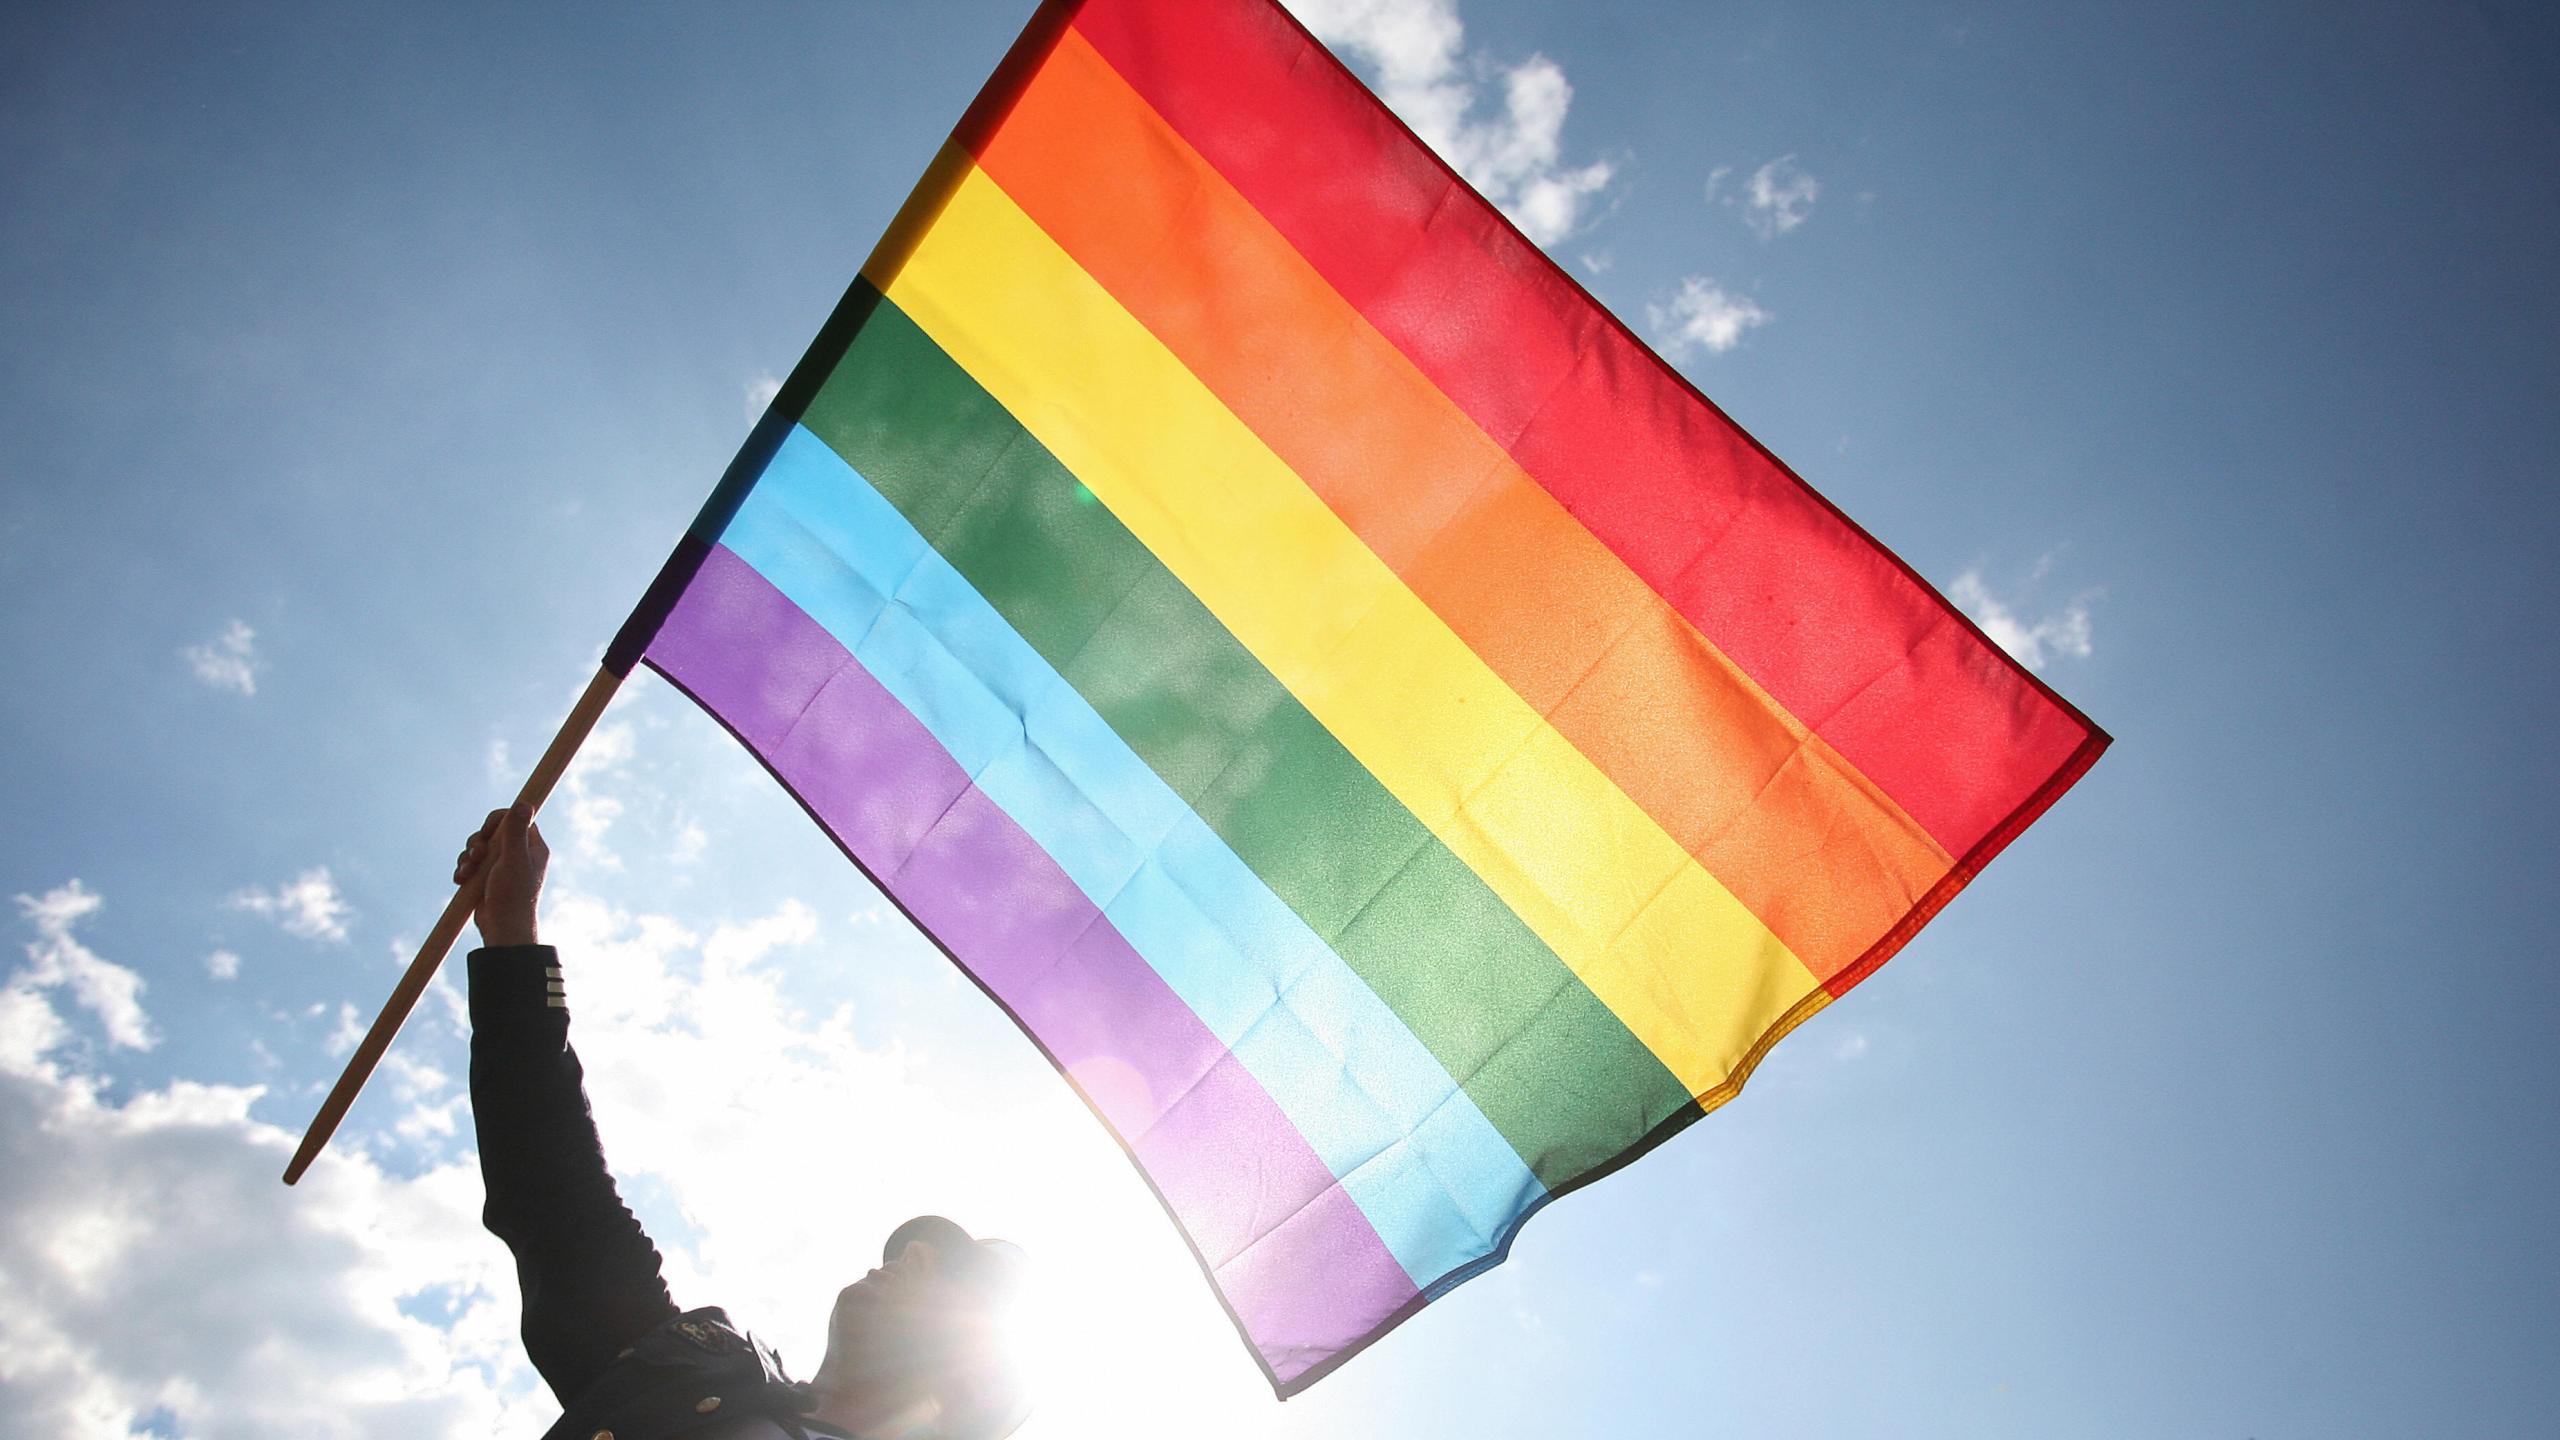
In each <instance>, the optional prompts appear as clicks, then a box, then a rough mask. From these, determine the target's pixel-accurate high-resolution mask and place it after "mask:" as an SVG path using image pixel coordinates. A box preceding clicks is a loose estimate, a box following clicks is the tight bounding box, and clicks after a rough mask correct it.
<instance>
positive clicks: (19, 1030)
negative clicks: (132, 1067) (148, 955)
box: [0, 880, 158, 1068]
mask: <svg viewBox="0 0 2560 1440" xmlns="http://www.w3.org/2000/svg"><path fill="white" fill-rule="evenodd" d="M101 903H103V902H101V901H100V900H99V898H98V896H97V894H96V893H95V892H93V891H91V890H90V889H89V888H88V887H87V886H85V885H83V884H81V883H80V882H79V881H78V880H73V881H70V882H69V883H67V884H65V885H62V886H60V887H59V888H57V889H53V890H48V891H46V892H45V893H44V894H42V895H40V896H35V895H21V896H19V897H18V913H19V914H20V915H22V916H24V917H25V918H26V920H27V922H28V923H29V924H31V925H33V926H35V930H36V938H35V940H34V941H33V942H31V943H30V944H29V945H28V946H27V962H28V963H27V965H26V966H25V967H24V968H23V969H21V970H19V971H18V973H16V974H15V975H12V976H10V977H9V982H8V985H7V987H6V992H7V994H8V995H9V996H10V997H12V998H11V999H9V1000H8V1001H7V1002H6V1010H5V1012H0V1063H14V1064H15V1065H16V1066H18V1067H21V1068H23V1067H27V1066H33V1065H35V1064H36V1063H37V1062H38V1061H39V1060H40V1059H41V1057H42V1056H43V1055H44V1053H45V1052H46V1051H48V1050H50V1049H51V1048H52V1047H53V1046H54V1045H56V1044H58V1043H60V1041H61V1039H62V1035H63V1033H64V1032H63V1031H62V1028H61V1026H60V1024H59V1022H58V1021H53V1020H49V1019H48V1018H47V1017H48V1016H50V1015H51V1007H50V1006H49V1005H47V1004H46V1003H45V1002H44V1000H43V997H42V995H41V994H40V992H42V991H45V990H52V989H68V990H69V991H70V992H71V997H72V998H73V999H74V1000H77V1001H78V1002H80V1004H81V1006H82V1007H83V1008H85V1009H87V1010H88V1011H90V1012H91V1013H92V1014H94V1015H96V1016H97V1017H98V1023H99V1025H100V1026H102V1027H104V1028H105V1030H106V1032H107V1043H108V1044H110V1045H114V1046H118V1047H120V1048H123V1049H128V1050H148V1049H150V1048H151V1047H152V1045H153V1044H154V1043H156V1041H157V1039H158V1037H157V1036H156V1035H154V1034H153V1033H152V1029H151V1021H150V1017H148V1016H146V1015H144V1014H143V1012H142V991H143V988H144V987H143V982H142V977H141V976H139V975H136V974H135V973H133V972H132V971H131V970H128V969H126V968H125V967H123V966H121V965H118V964H116V963H115V962H113V961H111V960H105V959H101V958H100V957H99V956H98V954H97V952H96V951H93V950H91V949H90V948H89V947H88V946H86V945H84V944H82V943H80V939H79V937H78V936H76V935H74V934H72V933H71V932H72V930H73V929H74V927H76V926H78V925H79V923H80V922H81V921H83V920H85V919H87V918H89V917H90V916H92V915H95V914H96V913H98V907H99V905H100V904H101ZM30 1002H32V1004H31V1003H30ZM37 1007H42V1012H43V1013H41V1014H39V1013H38V1008H37Z"/></svg>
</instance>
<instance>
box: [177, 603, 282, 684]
mask: <svg viewBox="0 0 2560 1440" xmlns="http://www.w3.org/2000/svg"><path fill="white" fill-rule="evenodd" d="M178 654H179V655H180V656H181V657H183V658H184V659H185V660H186V662H187V668H188V669H190V670H192V671H194V672H195V677H196V678H197V679H198V680H201V681H203V682H204V683H206V684H207V685H210V686H212V687H213V688H214V689H216V690H229V691H233V692H235V693H237V694H241V695H255V694H257V693H258V672H259V671H260V670H262V669H264V668H265V666H264V665H263V664H262V663H261V662H260V661H259V659H258V632H257V631H255V630H252V629H250V628H249V624H248V622H247V621H245V620H234V621H232V622H231V623H230V624H228V625H225V626H223V627H222V633H221V634H219V635H216V636H215V637H213V638H212V639H211V640H208V641H206V642H205V643H204V644H202V645H190V646H188V647H187V648H185V649H184V650H181V651H179V652H178Z"/></svg>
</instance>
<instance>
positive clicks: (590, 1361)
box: [471, 945, 843, 1440]
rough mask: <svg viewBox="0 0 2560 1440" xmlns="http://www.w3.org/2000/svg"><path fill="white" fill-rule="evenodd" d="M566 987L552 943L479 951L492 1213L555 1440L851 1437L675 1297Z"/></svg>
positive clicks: (474, 1105) (719, 1320) (778, 1369)
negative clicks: (547, 1396)
mask: <svg viewBox="0 0 2560 1440" xmlns="http://www.w3.org/2000/svg"><path fill="white" fill-rule="evenodd" d="M565 989H566V986H565V985H564V984H563V982H562V980H561V975H560V961H559V957H558V956H557V955H556V954H555V953H554V952H553V951H552V949H551V947H550V946H548V945H523V946H507V947H502V948H492V949H481V950H475V951H473V952H471V1113H472V1120H473V1123H474V1124H475V1125H476V1126H477V1127H478V1130H479V1136H480V1173H481V1177H482V1179H483V1181H484V1183H485V1184H486V1185H487V1187H488V1196H489V1200H488V1205H487V1207H486V1209H485V1210H483V1212H482V1216H481V1218H482V1220H483V1222H484V1223H485V1224H487V1226H488V1227H489V1230H490V1232H491V1233H493V1234H495V1235H496V1236H497V1237H498V1238H499V1239H501V1240H504V1241H505V1242H506V1243H507V1248H508V1249H509V1250H510V1251H512V1252H514V1254H515V1259H516V1278H517V1280H518V1282H519V1284H520V1285H521V1287H522V1289H523V1291H524V1331H523V1333H524V1347H525V1353H526V1354H527V1355H528V1356H530V1357H531V1358H532V1360H533V1365H534V1368H535V1369H536V1370H538V1371H540V1372H541V1373H542V1378H543V1379H544V1380H546V1381H548V1382H549V1383H550V1385H551V1390H552V1393H553V1394H555V1395H557V1396H559V1397H560V1402H561V1404H562V1405H563V1406H564V1407H565V1410H564V1413H563V1414H562V1415H561V1417H560V1421H559V1423H558V1424H556V1425H554V1426H552V1427H551V1429H550V1430H549V1431H548V1432H546V1433H545V1436H544V1440H594V1437H598V1436H610V1437H611V1440H662V1437H669V1436H693V1437H696V1440H715V1437H716V1440H762V1437H776V1440H778V1437H786V1436H787V1437H791V1440H800V1437H803V1436H840V1435H841V1434H842V1433H843V1432H841V1431H838V1430H834V1429H832V1428H829V1427H827V1426H823V1425H819V1424H817V1423H815V1422H813V1421H811V1420H809V1419H808V1418H807V1417H806V1415H805V1414H804V1413H803V1411H804V1409H805V1407H806V1405H807V1403H808V1401H807V1392H806V1391H805V1389H803V1387H801V1386H799V1385H795V1384H793V1383H792V1381H791V1379H790V1377H789V1376H787V1375H785V1374H784V1373H783V1370H782V1364H781V1362H780V1360H779V1359H777V1358H776V1357H775V1355H774V1353H773V1351H772V1350H771V1349H770V1348H769V1347H767V1346H765V1345H764V1344H762V1343H761V1342H759V1341H757V1340H756V1339H755V1338H754V1337H753V1336H751V1335H748V1334H746V1333H745V1332H744V1331H741V1330H739V1329H738V1328H736V1327H735V1326H733V1325H731V1324H730V1323H729V1317H728V1316H727V1315H725V1314H723V1313H722V1312H721V1311H719V1310H717V1309H702V1310H691V1311H685V1312H682V1313H679V1312H678V1311H677V1310H676V1306H675V1302H674V1301H673V1300H672V1299H670V1298H669V1297H668V1294H667V1287H666V1282H665V1280H664V1279H663V1278H661V1276H660V1274H659V1258H658V1251H657V1248H656V1247H655V1246H654V1245H652V1244H651V1243H650V1241H649V1236H648V1232H647V1231H645V1230H643V1229H642V1228H641V1227H640V1221H639V1218H638V1217H637V1216H634V1215H633V1214H632V1213H631V1210H630V1208H629V1207H628V1206H626V1205H624V1204H623V1203H622V1196H621V1194H620V1192H618V1191H617V1190H615V1188H614V1184H613V1175H612V1173H611V1172H610V1171H608V1170H607V1169H606V1168H605V1161H604V1147H603V1146H602V1144H600V1143H599V1142H598V1140H597V1139H596V1127H595V1120H594V1117H593V1115H592V1114H591V1113H590V1112H589V1110H588V1108H587V1094H586V1085H585V1071H584V1070H583V1069H582V1068H581V1067H580V1066H579V1064H578V1052H577V1051H576V1050H574V1049H572V1048H571V1047H570V1044H569V1009H568V998H567V996H566V994H565V993H564V992H565Z"/></svg>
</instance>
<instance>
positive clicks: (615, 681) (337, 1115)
mask: <svg viewBox="0 0 2560 1440" xmlns="http://www.w3.org/2000/svg"><path fill="white" fill-rule="evenodd" d="M621 685H622V676H620V675H618V674H616V673H615V672H614V671H613V670H612V669H611V668H609V667H608V668H603V669H599V670H597V671H596V678H594V679H593V680H590V681H588V682H587V689H586V693H585V694H583V695H580V696H579V697H578V703H577V705H576V706H575V707H574V708H572V709H571V710H570V711H569V718H568V719H566V720H564V721H562V722H561V723H560V733H559V734H557V735H554V736H552V737H551V745H550V747H549V748H548V749H546V750H544V751H543V752H542V759H541V760H540V761H539V762H537V763H536V764H535V765H534V767H533V774H532V775H530V776H528V777H527V778H526V780H525V782H524V788H523V789H522V790H519V791H517V792H516V803H517V804H518V805H521V806H524V807H525V808H526V809H527V810H530V811H539V810H540V809H541V808H542V802H543V801H545V800H547V799H549V798H550V797H551V788H552V787H553V786H555V785H557V784H559V783H560V776H561V775H562V774H563V773H564V772H566V771H567V770H568V768H569V761H570V760H571V759H572V758H573V757H575V756H576V755H577V753H578V746H579V745H581V744H583V743H584V742H585V740H586V738H587V733H588V732H589V731H591V730H593V729H595V728H596V721H597V719H598V718H600V717H601V716H602V715H603V714H604V707H605V706H606V705H607V704H609V703H611V701H612V700H613V692H614V691H615V690H616V689H619V688H620V687H621ZM477 899H478V897H477V896H476V895H474V894H473V893H472V892H470V891H468V890H465V889H463V888H461V887H459V886H457V887H455V889H454V892H453V898H452V899H450V900H448V901H446V902H445V905H444V913H443V914H442V915H439V916H437V917H436V923H435V926H434V928H433V929H430V930H429V931H428V932H427V938H426V940H425V941H424V942H423V943H422V944H420V945H419V946H418V955H417V958H416V959H414V960H411V961H410V962H409V968H408V970H407V972H406V973H404V974H402V975H401V977H400V983H399V984H398V985H396V986H394V987H392V991H391V998H390V999H389V1000H386V1001H384V1002H383V1005H382V1013H381V1014H379V1015H376V1016H375V1017H373V1028H372V1029H370V1030H367V1031H366V1032H365V1035H364V1040H363V1043H361V1044H359V1045H357V1046H356V1053H355V1054H353V1055H351V1056H348V1057H347V1068H346V1071H345V1073H343V1074H341V1075H340V1076H339V1077H338V1083H337V1085H336V1086H335V1087H333V1088H332V1089H331V1090H330V1091H329V1098H328V1099H326V1100H324V1101H322V1102H321V1103H320V1113H319V1114H317V1115H315V1116H313V1117H312V1119H311V1128H309V1129H308V1130H305V1131H304V1132H303V1133H302V1144H301V1146H300V1147H299V1148H297V1149H296V1150H295V1151H294V1152H293V1163H292V1164H290V1165H287V1166H285V1167H284V1183H286V1184H287V1185H290V1184H292V1183H293V1182H295V1181H297V1180H299V1179H301V1178H302V1172H303V1171H305V1170H308V1169H310V1168H311V1162H312V1160H313V1159H315V1158H316V1157H317V1156H318V1155H319V1154H320V1149H321V1147H322V1146H324V1145H327V1144H328V1143H329V1137H330V1135H332V1134H334V1133H335V1132H336V1131H337V1128H338V1122H339V1121H341V1120H343V1119H345V1118H346V1116H347V1107H348V1106H350V1105H352V1104H354V1103H355V1098H356V1092H357V1091H359V1090H362V1089H363V1088H364V1082H365V1080H366V1079H367V1078H368V1077H370V1076H371V1075H372V1074H373V1067H374V1066H376V1065H378V1064H380V1063H381V1062H382V1056H383V1052H385V1051H387V1050H389V1049H390V1048H391V1037H392V1036H394V1035H397V1034H399V1033H400V1024H401V1022H402V1021H404V1020H406V1019H408V1018H409V1012H410V1010H412V1009H413V1008H415V1007H416V1005H417V1003H418V997H419V996H421V995H424V994H425V993H426V992H427V982H428V981H430V980H433V979H434V978H435V974H436V967H437V966H438V965H440V964H442V963H444V957H445V952H446V951H448V950H451V949H452V948H453V942H454V941H455V940H457V939H460V938H461V936H462V927H463V926H464V925H465V924H466V923H468V922H469V921H470V919H471V911H472V907H473V905H474V903H475V902H476V901H477Z"/></svg>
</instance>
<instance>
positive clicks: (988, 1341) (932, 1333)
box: [809, 1215, 1030, 1440]
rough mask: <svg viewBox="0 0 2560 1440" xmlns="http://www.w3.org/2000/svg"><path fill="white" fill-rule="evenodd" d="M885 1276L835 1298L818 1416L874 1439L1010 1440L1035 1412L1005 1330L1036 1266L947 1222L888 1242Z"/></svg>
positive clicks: (926, 1222)
mask: <svg viewBox="0 0 2560 1440" xmlns="http://www.w3.org/2000/svg"><path fill="white" fill-rule="evenodd" d="M880 1262H881V1263H880V1268H879V1269H877V1270H874V1271H871V1272H870V1273H868V1274H866V1275H864V1276H863V1277H862V1278H861V1279H859V1280H856V1281H854V1282H853V1283H852V1284H851V1285H848V1286H846V1287H845V1288H844V1289H843V1290H842V1291H840V1292H838V1293H837V1295H836V1303H835V1310H834V1312H833V1313H832V1314H831V1315H830V1316H829V1317H828V1320H827V1354H826V1358H825V1359H824V1360H822V1361H820V1362H819V1364H818V1372H817V1374H816V1375H815V1376H814V1377H813V1378H812V1379H811V1380H810V1382H809V1389H810V1392H811V1394H812V1396H813V1397H814V1399H815V1400H816V1402H817V1409H816V1413H817V1415H818V1417H819V1418H821V1419H825V1420H828V1421H831V1422H832V1423H835V1424H837V1425H840V1426H842V1427H843V1428H845V1429H848V1430H852V1431H854V1432H855V1433H857V1434H860V1435H865V1436H898V1437H904V1440H999V1437H1001V1436H1004V1435H1008V1434H1010V1433H1012V1431H1013V1429H1014V1427H1015V1426H1017V1425H1020V1424H1021V1423H1022V1420H1023V1418H1024V1416H1025V1415H1027V1414H1028V1413H1029V1410H1030V1395H1029V1391H1028V1387H1027V1386H1026V1385H1025V1384H1024V1381H1023V1377H1022V1373H1021V1368H1020V1363H1019V1361H1018V1360H1017V1359H1016V1357H1014V1356H1013V1355H1011V1354H1009V1353H1008V1352H1007V1348H1006V1345H1005V1338H1006V1337H1005V1336H1003V1335H1002V1334H1000V1333H999V1329H1000V1324H999V1322H1000V1320H1001V1317H1002V1312H1003V1311H1004V1309H1005V1307H1006V1304H1007V1302H1008V1301H1010V1300H1012V1299H1013V1298H1014V1297H1015V1296H1016V1294H1017V1293H1018V1292H1019V1291H1020V1289H1021V1286H1022V1282H1023V1271H1024V1268H1025V1266H1026V1264H1027V1262H1026V1261H1025V1259H1024V1257H1023V1254H1022V1251H1021V1250H1020V1249H1019V1248H1017V1247H1015V1246H1014V1245H1011V1244H1009V1243H1007V1242H1005V1241H1002V1240H979V1239H975V1238H973V1237H972V1236H971V1235H970V1234H969V1232H968V1231H966V1230H963V1229H961V1228H960V1227H959V1226H958V1225H956V1224H954V1223H952V1222H951V1221H949V1220H945V1219H943V1218H942V1217H941V1216H939V1215H919V1216H917V1217H916V1218H915V1219H913V1220H910V1221H908V1222H907V1223H905V1224H904V1225H901V1226H899V1227H898V1228H897V1229H895V1230H893V1231H891V1232H890V1233H889V1239H888V1242H887V1243H886V1244H885V1245H883V1246H882V1247H881V1257H880Z"/></svg>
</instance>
